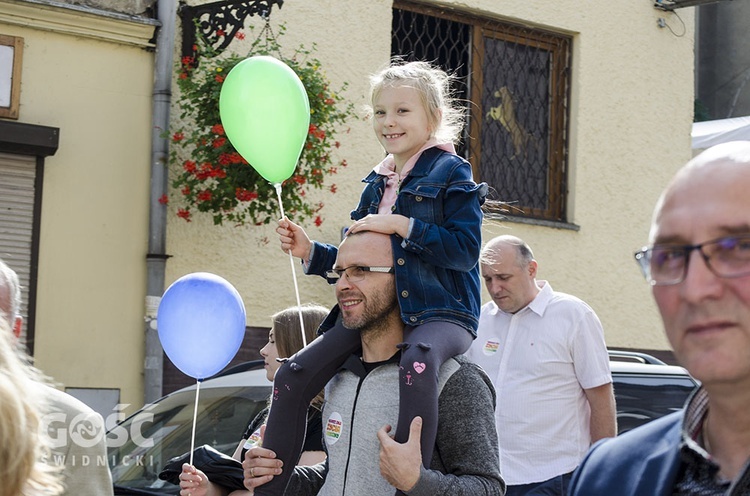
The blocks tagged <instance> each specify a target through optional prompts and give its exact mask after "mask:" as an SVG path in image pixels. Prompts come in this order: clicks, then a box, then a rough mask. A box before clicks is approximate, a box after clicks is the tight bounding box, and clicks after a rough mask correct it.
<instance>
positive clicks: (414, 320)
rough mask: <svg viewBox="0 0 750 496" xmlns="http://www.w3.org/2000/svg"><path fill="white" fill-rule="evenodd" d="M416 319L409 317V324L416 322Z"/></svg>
mask: <svg viewBox="0 0 750 496" xmlns="http://www.w3.org/2000/svg"><path fill="white" fill-rule="evenodd" d="M416 321H417V318H416V317H414V316H411V317H409V322H416Z"/></svg>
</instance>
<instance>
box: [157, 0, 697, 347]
mask: <svg viewBox="0 0 750 496" xmlns="http://www.w3.org/2000/svg"><path fill="white" fill-rule="evenodd" d="M444 4H445V5H448V6H453V7H455V8H457V9H460V10H462V11H464V12H476V13H481V14H485V15H494V16H497V17H500V18H505V19H509V20H515V21H520V22H523V23H525V24H533V25H538V26H541V27H545V28H548V29H552V30H555V31H559V32H563V33H567V34H570V35H572V36H573V40H574V41H573V47H574V48H573V59H572V61H573V62H572V63H573V67H572V98H571V102H570V159H569V168H570V171H569V175H568V177H569V191H570V201H569V206H568V208H569V221H570V222H571V223H573V224H575V225H576V226H578V230H569V229H560V228H554V227H544V226H538V225H528V224H520V223H513V222H498V221H488V222H487V223H486V227H485V239H489V238H490V237H492V236H495V235H497V234H503V233H510V234H515V235H518V236H520V237H522V238H524V239H526V240H527V241H528V242H529V243H530V244H531V246H532V248H533V249H534V250H535V254H536V256H537V259H538V260H539V263H540V277H542V278H546V279H549V280H550V281H551V283H552V284H553V287H554V288H556V289H558V290H561V291H566V292H569V293H572V294H575V295H577V296H579V297H581V298H583V299H584V300H586V301H587V302H589V304H591V305H592V307H594V309H595V310H596V311H597V312H598V314H599V316H600V317H601V319H602V321H603V323H604V326H605V330H606V338H607V341H608V344H609V345H610V346H626V347H633V348H655V349H663V348H666V347H667V344H666V341H665V340H664V338H663V336H662V333H661V330H660V329H661V327H660V324H659V319H658V316H657V313H656V311H655V308H654V305H653V304H652V302H651V297H650V295H649V291H648V288H647V286H646V284H645V282H644V281H643V280H642V278H641V277H640V275H639V273H638V270H637V267H636V265H635V263H634V262H633V259H632V252H633V251H634V250H635V249H636V248H638V247H640V245H641V244H643V243H644V242H645V240H646V236H647V230H648V224H649V218H650V214H651V210H652V207H653V205H654V202H655V200H656V198H657V196H658V194H659V192H660V190H661V189H662V187H663V186H664V185H665V184H666V182H667V180H668V178H669V177H670V176H671V175H672V173H673V172H674V171H675V170H676V169H677V168H678V167H679V166H680V165H681V164H682V163H683V162H685V161H687V160H688V159H689V158H690V155H691V153H690V126H691V121H692V101H693V55H692V52H693V29H692V25H693V12H692V10H693V9H682V10H681V11H680V12H679V15H680V16H681V17H682V19H683V21H684V23H685V25H686V26H687V29H686V33H685V35H684V36H682V37H676V36H674V35H672V34H671V33H670V32H669V31H668V30H666V29H659V28H658V27H657V18H658V17H663V16H665V14H664V13H662V12H659V11H656V10H655V9H654V8H653V7H652V6H651V4H650V3H649V2H643V3H639V2H635V3H634V2H605V3H602V2H580V1H575V0H557V1H554V2H552V1H549V0H530V1H527V2H511V1H498V0H473V1H462V2H458V1H456V2H444ZM391 7H392V4H391V2H389V1H385V0H377V1H368V2H359V3H357V4H356V8H354V7H352V4H351V3H344V2H336V1H333V0H310V1H307V2H294V3H291V2H289V3H285V5H284V7H283V8H282V9H280V10H274V12H273V14H272V21H273V22H272V24H273V25H274V26H276V25H278V23H286V25H287V27H288V31H287V35H286V36H285V37H284V38H282V45H283V46H286V47H290V49H291V48H293V47H295V46H297V45H299V44H300V43H304V44H305V45H306V46H309V45H310V44H311V43H316V44H317V47H318V50H317V56H318V58H319V59H320V60H321V61H322V63H323V67H324V69H325V71H326V73H327V75H328V76H329V78H330V79H331V80H332V82H333V83H334V86H336V85H338V84H340V83H341V82H343V81H348V82H349V83H350V87H349V90H348V91H347V93H346V96H347V97H348V98H350V99H351V100H352V101H354V102H355V103H357V104H358V105H360V104H363V103H364V102H365V101H366V97H367V86H366V75H368V74H369V73H371V72H373V71H375V70H377V69H378V68H379V67H380V66H381V65H382V64H384V63H386V62H387V60H388V58H389V56H390V27H391ZM666 16H667V18H668V19H667V20H668V22H670V24H672V25H677V26H679V24H678V23H677V21H676V19H675V18H674V15H673V14H666ZM678 34H679V33H678ZM341 142H342V147H341V149H340V150H339V154H340V157H341V158H346V159H347V160H348V162H349V164H350V167H349V168H348V169H347V170H345V171H343V172H342V173H340V174H339V175H338V176H336V177H335V180H334V182H336V184H337V185H338V186H339V192H338V193H337V194H335V195H332V196H330V195H329V196H325V197H324V198H323V199H324V201H325V203H326V206H325V208H324V210H323V214H324V218H325V219H324V223H323V225H322V226H321V227H320V228H315V227H314V226H306V227H307V231H308V233H309V234H310V236H311V237H313V238H316V239H319V240H322V241H327V242H337V241H338V240H339V236H340V234H339V233H340V229H341V227H342V226H345V225H347V223H348V212H349V210H351V208H352V207H353V206H354V205H356V202H357V199H358V196H359V192H360V191H361V185H360V183H359V179H360V178H361V177H363V176H364V175H365V174H366V173H367V172H368V170H369V169H370V168H371V167H372V166H373V165H374V164H375V163H376V162H377V161H378V159H379V158H380V157H381V151H380V149H379V146H378V145H377V143H376V141H375V139H374V137H373V136H372V130H371V128H370V126H369V124H368V123H366V122H363V121H358V122H352V123H351V132H350V134H347V135H345V136H342V137H341ZM168 251H169V253H170V254H171V255H173V258H171V259H170V261H169V263H168V268H167V281H168V282H171V281H174V280H175V279H177V278H178V277H180V276H182V275H184V274H186V273H189V272H195V271H199V270H200V271H209V272H214V273H217V274H219V275H221V276H223V277H226V278H227V279H228V280H229V281H230V282H232V283H233V284H234V285H235V286H236V287H237V289H238V290H239V291H240V293H241V294H242V295H243V297H244V299H245V303H246V305H247V310H248V324H249V325H254V326H267V325H268V321H269V319H268V317H269V315H270V314H272V313H273V312H274V311H276V310H278V309H280V308H282V307H286V306H289V305H293V304H294V303H295V301H296V300H295V296H294V290H293V282H292V275H291V269H290V264H289V259H288V257H287V256H286V255H284V254H283V253H282V252H281V251H280V250H279V248H278V241H277V237H276V235H275V233H274V230H273V226H261V227H247V228H234V227H222V228H217V227H214V226H213V224H212V223H211V220H210V218H207V217H203V218H201V217H200V216H196V217H195V218H194V220H193V222H191V223H186V222H184V221H183V220H181V219H178V218H177V217H176V216H175V215H174V210H172V211H171V212H170V216H169V227H168ZM295 265H296V263H295ZM297 279H298V281H299V283H300V293H301V299H302V301H303V302H305V301H317V302H319V303H323V304H326V305H330V304H332V303H333V295H332V291H331V289H330V288H328V287H327V286H326V284H325V283H324V282H323V281H322V280H319V279H318V278H308V277H306V276H304V275H302V274H301V271H300V270H299V268H297ZM483 296H484V298H485V300H487V299H488V297H487V294H486V292H485V293H483Z"/></svg>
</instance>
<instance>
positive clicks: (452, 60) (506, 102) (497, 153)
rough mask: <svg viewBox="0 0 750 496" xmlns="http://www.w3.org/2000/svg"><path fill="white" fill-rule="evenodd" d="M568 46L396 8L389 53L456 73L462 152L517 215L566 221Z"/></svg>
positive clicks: (524, 32)
mask: <svg viewBox="0 0 750 496" xmlns="http://www.w3.org/2000/svg"><path fill="white" fill-rule="evenodd" d="M570 45H571V39H570V37H568V36H564V35H560V34H557V33H551V32H547V31H544V30H540V29H537V28H531V27H527V26H520V25H515V24H511V23H508V22H503V21H499V20H496V19H491V18H486V17H477V16H473V15H468V14H465V13H462V12H459V11H455V10H451V9H447V8H442V7H440V8H438V7H435V6H430V5H426V4H422V3H417V2H412V1H408V0H396V1H395V2H394V9H393V26H392V44H391V54H392V55H393V56H400V57H402V58H404V59H405V60H426V61H430V62H433V63H435V64H437V65H439V66H440V67H442V68H443V69H445V70H446V71H448V72H450V73H452V74H454V75H455V76H456V78H457V83H458V84H457V88H456V96H457V97H458V98H460V99H462V101H465V102H466V112H467V117H468V118H467V122H468V124H467V126H466V130H465V133H464V141H463V143H462V144H461V145H460V146H459V147H458V148H459V153H460V154H462V155H463V156H465V157H466V158H467V159H468V160H469V161H470V162H471V163H472V166H473V168H474V175H475V178H477V180H480V181H485V182H487V183H488V184H489V185H490V187H491V190H494V191H493V194H492V195H491V196H492V198H491V199H494V200H499V201H502V202H507V203H508V204H510V211H509V212H508V213H509V214H510V215H516V216H523V217H530V218H537V219H545V220H551V221H557V222H565V221H567V219H566V213H565V204H566V197H567V181H566V176H567V174H566V169H567V157H568V144H567V143H568V141H567V140H568V133H567V128H568V102H569V99H570V98H569V93H570V56H571V53H570V52H571V49H570ZM493 208H496V209H498V210H499V209H501V208H502V209H503V210H507V207H502V206H501V205H497V206H493V205H490V209H493Z"/></svg>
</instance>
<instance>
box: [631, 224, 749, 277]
mask: <svg viewBox="0 0 750 496" xmlns="http://www.w3.org/2000/svg"><path fill="white" fill-rule="evenodd" d="M693 250H698V252H699V253H700V254H701V257H703V260H704V261H705V262H706V266H708V268H709V269H710V270H711V272H713V273H714V274H716V275H717V276H719V277H727V278H732V277H742V276H747V275H750V234H741V235H738V236H726V237H724V238H719V239H714V240H711V241H706V242H705V243H701V244H699V245H654V246H650V247H648V246H646V247H643V248H642V249H641V250H639V251H637V252H635V260H636V261H637V262H638V265H640V267H641V272H643V275H644V277H645V278H646V280H647V281H648V283H649V284H651V285H652V286H668V285H670V284H679V283H681V282H682V281H684V280H685V276H686V275H687V268H688V261H689V260H690V254H691V253H692V252H693Z"/></svg>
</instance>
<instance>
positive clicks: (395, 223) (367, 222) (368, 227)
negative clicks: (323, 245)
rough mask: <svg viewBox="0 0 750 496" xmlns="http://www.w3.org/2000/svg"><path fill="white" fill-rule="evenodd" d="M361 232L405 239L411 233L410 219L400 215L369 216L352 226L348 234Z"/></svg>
mask: <svg viewBox="0 0 750 496" xmlns="http://www.w3.org/2000/svg"><path fill="white" fill-rule="evenodd" d="M359 231H372V232H377V233H381V234H398V235H399V236H401V237H402V238H405V237H406V235H407V234H408V232H409V218H408V217H404V216H403V215H398V214H369V215H367V216H366V217H364V218H362V219H360V220H358V221H356V222H355V223H354V224H352V225H351V227H349V230H348V231H347V234H349V233H355V232H359Z"/></svg>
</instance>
